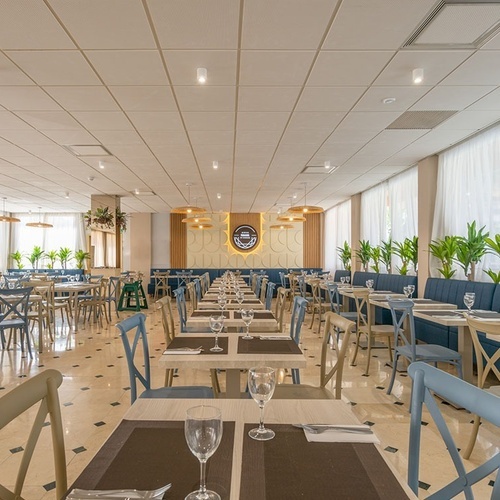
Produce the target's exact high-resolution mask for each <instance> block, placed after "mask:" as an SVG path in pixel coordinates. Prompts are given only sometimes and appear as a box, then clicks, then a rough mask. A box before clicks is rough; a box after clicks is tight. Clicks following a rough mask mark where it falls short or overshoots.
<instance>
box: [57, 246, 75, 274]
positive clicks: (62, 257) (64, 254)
mask: <svg viewBox="0 0 500 500" xmlns="http://www.w3.org/2000/svg"><path fill="white" fill-rule="evenodd" d="M72 253H73V251H72V250H71V249H70V248H68V247H61V248H60V249H59V251H58V252H57V256H58V257H59V261H60V262H61V267H62V268H63V269H66V268H67V266H68V261H69V260H71V259H72V258H73V257H72V255H71V254H72Z"/></svg>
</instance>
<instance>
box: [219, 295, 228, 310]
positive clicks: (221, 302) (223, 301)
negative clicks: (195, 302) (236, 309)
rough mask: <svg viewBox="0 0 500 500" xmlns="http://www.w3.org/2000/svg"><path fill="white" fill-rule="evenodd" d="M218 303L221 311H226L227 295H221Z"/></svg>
mask: <svg viewBox="0 0 500 500" xmlns="http://www.w3.org/2000/svg"><path fill="white" fill-rule="evenodd" d="M217 302H218V303H219V307H220V309H221V311H224V309H225V307H226V304H227V297H226V295H219V298H218V300H217Z"/></svg>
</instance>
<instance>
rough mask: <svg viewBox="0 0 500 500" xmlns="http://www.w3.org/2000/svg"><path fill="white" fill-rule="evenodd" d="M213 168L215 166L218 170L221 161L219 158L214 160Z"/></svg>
mask: <svg viewBox="0 0 500 500" xmlns="http://www.w3.org/2000/svg"><path fill="white" fill-rule="evenodd" d="M212 168H213V169H214V170H217V169H218V168H219V162H218V161H217V160H214V161H213V162H212Z"/></svg>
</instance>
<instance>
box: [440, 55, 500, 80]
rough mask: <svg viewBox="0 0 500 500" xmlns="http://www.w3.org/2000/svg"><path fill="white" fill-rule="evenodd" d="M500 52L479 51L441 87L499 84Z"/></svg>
mask: <svg viewBox="0 0 500 500" xmlns="http://www.w3.org/2000/svg"><path fill="white" fill-rule="evenodd" d="M499 60H500V51H495V50H491V51H490V50H484V51H483V50H480V51H479V52H476V53H475V54H473V55H472V56H471V57H470V58H469V59H467V61H465V62H464V63H463V64H462V65H461V66H460V67H458V68H457V69H456V70H455V71H453V73H451V75H449V76H448V77H447V78H445V79H444V80H443V81H442V82H441V83H442V84H443V85H494V86H497V85H498V84H499V83H500V64H498V61H499Z"/></svg>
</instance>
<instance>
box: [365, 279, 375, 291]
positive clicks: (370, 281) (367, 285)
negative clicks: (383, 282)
mask: <svg viewBox="0 0 500 500" xmlns="http://www.w3.org/2000/svg"><path fill="white" fill-rule="evenodd" d="M373 283H374V281H373V280H366V288H368V290H370V291H372V290H373Z"/></svg>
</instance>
